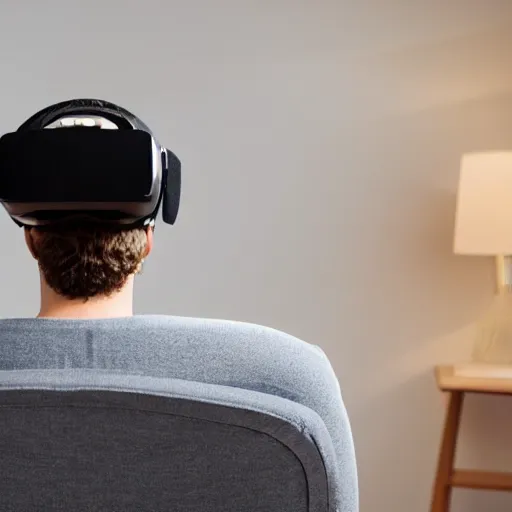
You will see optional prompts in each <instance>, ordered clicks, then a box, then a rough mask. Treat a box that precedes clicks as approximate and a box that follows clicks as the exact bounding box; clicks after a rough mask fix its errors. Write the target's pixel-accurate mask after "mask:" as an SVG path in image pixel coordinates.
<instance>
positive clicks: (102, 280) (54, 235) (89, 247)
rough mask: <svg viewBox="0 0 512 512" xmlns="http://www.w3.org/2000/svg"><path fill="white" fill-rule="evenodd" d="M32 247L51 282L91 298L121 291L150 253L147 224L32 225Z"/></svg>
mask: <svg viewBox="0 0 512 512" xmlns="http://www.w3.org/2000/svg"><path fill="white" fill-rule="evenodd" d="M29 231H30V234H31V235H32V234H33V236H31V239H32V250H33V252H34V257H35V258H36V259H37V262H38V265H39V269H40V271H41V273H42V275H43V277H44V279H45V281H46V282H47V283H48V286H50V288H52V289H53V290H54V291H56V292H57V293H58V294H59V295H62V296H63V297H67V298H69V299H84V300H85V301H87V300H88V299H89V298H91V297H95V296H106V297H108V296H110V295H112V294H113V293H114V292H116V291H119V290H120V289H121V288H122V287H123V286H124V284H125V283H126V281H127V279H128V277H129V276H130V275H132V274H134V273H136V272H137V271H138V270H139V269H140V267H141V264H142V260H143V259H144V257H145V255H146V247H147V233H146V229H145V228H135V229H133V228H132V229H119V228H106V227H104V226H101V227H99V226H80V227H72V226H67V227H59V228H58V227H52V228H42V227H38V228H30V230H29Z"/></svg>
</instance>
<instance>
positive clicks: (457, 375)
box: [436, 363, 512, 394]
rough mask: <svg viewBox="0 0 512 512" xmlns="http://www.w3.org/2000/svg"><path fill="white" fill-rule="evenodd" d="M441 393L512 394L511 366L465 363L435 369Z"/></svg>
mask: <svg viewBox="0 0 512 512" xmlns="http://www.w3.org/2000/svg"><path fill="white" fill-rule="evenodd" d="M436 379H437V385H438V386H439V388H440V389H441V390H442V391H468V392H474V393H499V394H512V365H494V364H478V363H466V364H458V365H444V366H437V367H436Z"/></svg>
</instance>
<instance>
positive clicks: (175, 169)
mask: <svg viewBox="0 0 512 512" xmlns="http://www.w3.org/2000/svg"><path fill="white" fill-rule="evenodd" d="M180 192H181V163H180V161H179V159H178V158H177V157H176V155H175V154H174V153H173V152H172V151H170V150H168V149H166V148H164V147H163V146H161V145H160V144H159V143H158V141H157V140H156V138H155V137H154V136H153V134H152V133H151V130H150V129H149V128H148V127H147V126H146V125H145V124H144V123H143V122H142V121H141V120H140V119H139V118H137V117H136V116H135V115H133V114H132V113H130V112H128V111H127V110H125V109H124V108H122V107H119V106H117V105H114V104H113V103H109V102H106V101H102V100H94V99H76V100H70V101H65V102H62V103H57V104H55V105H52V106H50V107H47V108H45V109H44V110H41V111H40V112H38V113H36V114H35V115H33V116H32V117H31V118H30V119H28V120H27V121H25V122H24V123H23V124H22V125H21V126H20V127H19V128H18V130H17V131H15V132H13V133H7V134H5V135H3V136H2V137H1V138H0V202H1V203H2V205H3V206H4V208H5V209H6V210H7V212H8V214H9V215H10V217H11V218H12V219H13V220H14V222H15V223H16V224H18V226H45V225H54V224H61V223H70V222H72V223H77V222H78V223H86V222H94V223H104V224H110V225H117V226H127V227H128V226H130V227H136V226H146V225H154V222H155V218H156V216H157V213H158V210H159V208H160V206H161V207H162V217H163V220H164V222H166V223H167V224H174V222H175V221H176V217H177V215H178V209H179V204H180Z"/></svg>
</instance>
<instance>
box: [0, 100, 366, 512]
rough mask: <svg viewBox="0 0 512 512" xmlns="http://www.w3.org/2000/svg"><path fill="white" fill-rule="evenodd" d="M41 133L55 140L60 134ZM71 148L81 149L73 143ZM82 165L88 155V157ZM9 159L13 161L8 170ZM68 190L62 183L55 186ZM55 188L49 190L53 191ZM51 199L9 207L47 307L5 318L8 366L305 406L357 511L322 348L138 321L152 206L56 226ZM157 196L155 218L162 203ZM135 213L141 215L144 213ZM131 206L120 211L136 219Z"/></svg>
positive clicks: (211, 327) (344, 426)
mask: <svg viewBox="0 0 512 512" xmlns="http://www.w3.org/2000/svg"><path fill="white" fill-rule="evenodd" d="M72 106H73V108H75V107H76V105H74V104H73V105H72ZM54 110H55V109H53V110H52V112H53V111H54ZM72 130H73V129H71V131H72ZM63 133H64V132H63ZM65 133H66V134H67V135H66V137H68V136H69V135H70V132H69V133H68V132H65ZM83 133H89V132H86V131H84V132H83ZM42 135H44V137H46V138H47V140H48V141H51V140H53V139H52V137H53V138H54V139H55V137H57V135H58V134H55V135H54V134H49V133H46V132H45V133H44V134H41V136H42ZM119 136H120V137H121V136H122V134H119ZM20 137H21V139H20V140H22V138H23V137H22V136H21V135H20ZM13 140H14V142H12V144H14V145H15V144H18V143H19V141H18V142H16V141H17V140H18V139H16V137H15V138H14V139H13ZM45 140H46V139H45ZM68 142H69V144H72V143H73V140H72V137H71V138H69V140H68ZM23 143H24V144H28V143H29V142H27V141H25V142H23ZM10 144H11V143H10ZM30 144H32V142H30ZM13 147H14V146H13ZM0 149H1V148H0ZM7 149H8V148H7ZM6 151H7V150H5V151H4V154H5V153H6ZM7 153H8V151H7ZM1 154H2V153H1V151H0V155H1ZM19 154H20V151H19V147H17V146H16V151H14V150H13V155H15V156H16V158H14V160H13V161H15V162H17V158H18V157H17V155H19ZM83 158H85V159H86V158H88V155H87V154H85V153H84V154H83ZM5 162H7V163H5ZM8 162H9V159H8V158H7V157H4V165H5V166H6V167H7V168H8V167H9V164H8ZM1 163H2V161H1V160H0V165H1ZM16 165H18V164H16ZM27 165H28V164H27ZM55 165H58V162H57V163H55ZM155 175H156V174H155V173H153V174H152V176H155ZM13 179H14V178H13ZM47 179H48V180H50V181H51V179H52V178H51V176H49V177H47ZM59 179H65V178H62V176H61V177H60V178H59ZM7 185H9V186H10V187H11V188H13V187H14V188H15V187H16V186H18V187H19V188H18V192H17V195H16V194H13V197H14V195H16V197H19V196H20V195H23V193H25V192H24V189H22V188H21V186H22V185H23V183H22V184H21V185H16V183H14V185H13V184H12V183H11V184H9V183H7ZM7 185H5V188H7V189H8V188H9V187H8V186H7ZM71 185H72V183H71V182H70V184H69V186H71ZM59 186H60V182H55V184H54V187H59ZM105 186H106V185H105ZM54 187H49V191H48V192H47V193H48V194H54V193H55V192H54V190H53V188H54ZM1 191H2V184H1V183H0V193H1ZM42 193H43V192H38V191H36V192H31V194H32V195H30V194H29V195H28V196H27V198H26V199H25V203H23V204H26V205H28V206H27V207H26V208H25V209H23V208H24V207H23V205H21V206H20V203H19V201H18V202H14V201H13V202H12V203H9V201H8V200H7V199H6V198H5V197H1V199H2V201H3V202H4V206H6V208H7V210H8V212H9V213H10V215H11V216H12V217H13V219H14V220H17V221H18V223H20V225H23V228H24V233H25V239H26V242H27V246H28V249H29V251H30V252H31V254H32V256H33V257H34V259H35V260H36V262H37V265H38V267H39V270H40V286H41V307H40V311H39V314H38V317H37V318H22V319H6V320H1V321H0V340H1V342H0V369H2V370H12V369H22V368H40V369H49V368H98V369H110V370H120V371H123V372H126V373H141V374H145V375H150V376H156V377H173V378H178V379H185V380H194V381H202V382H207V383H213V384H220V385H225V386H235V387H240V388H245V389H250V390H256V391H260V392H263V393H269V394H274V395H278V396H282V397H284V398H287V399H290V400H293V401H295V402H298V403H301V404H303V405H305V406H307V407H309V408H311V409H313V410H314V411H316V412H317V413H318V414H319V415H320V417H321V418H322V419H323V420H324V422H325V425H326V427H327V429H328V431H329V433H330V435H331V438H332V440H333V444H334V447H335V451H336V454H337V457H338V459H339V465H340V472H341V481H342V482H341V484H342V490H343V495H344V496H343V499H344V500H345V506H344V508H343V509H342V510H343V512H356V511H357V510H358V491H357V471H356V464H355V456H354V446H353V442H352V436H351V432H350V424H349V420H348V417H347V413H346V410H345V407H344V404H343V401H342V397H341V393H340V387H339V383H338V380H337V378H336V375H335V373H334V371H333V368H332V366H331V364H330V362H329V360H328V358H327V357H326V355H325V353H324V352H323V351H322V349H321V348H320V347H318V346H316V345H311V344H308V343H305V342H303V341H301V340H299V339H297V338H294V337H292V336H289V335H287V334H285V333H282V332H279V331H276V330H274V329H270V328H266V327H262V326H259V325H252V324H245V323H240V322H231V321H221V320H205V319H198V318H179V317H173V316H156V315H155V316H152V315H134V314H133V288H134V287H133V284H134V279H135V276H136V275H137V273H138V272H140V270H141V267H142V265H143V263H144V260H145V259H146V258H148V257H149V256H150V253H151V249H152V246H153V227H152V226H153V223H152V222H146V221H147V219H153V218H154V212H153V211H150V210H148V209H146V213H144V214H143V215H142V214H140V215H139V216H140V218H141V219H142V221H144V222H142V223H141V222H139V221H137V222H138V224H137V225H129V224H126V225H120V224H118V223H117V224H116V223H111V224H109V223H108V222H103V223H98V222H86V221H85V220H84V219H83V218H82V217H79V216H77V217H76V218H74V217H73V215H70V214H69V212H68V213H66V212H63V211H57V210H56V215H57V216H59V215H60V216H63V217H69V218H68V219H67V221H66V222H50V223H48V222H47V219H48V218H49V216H48V211H47V210H48V209H49V208H51V204H53V203H51V201H48V202H46V203H44V204H43V203H41V204H43V206H40V208H45V209H46V210H45V213H44V215H43V213H37V214H36V213H34V212H33V211H32V210H34V208H35V207H34V206H33V204H34V202H33V201H34V197H36V196H34V194H36V195H37V194H42ZM69 193H71V192H69ZM73 193H75V192H73ZM76 193H77V194H79V193H81V192H80V191H78V192H76ZM0 195H1V194H0ZM5 195H8V194H7V193H4V196H5ZM82 195H83V194H82ZM37 197H39V196H37ZM77 197H78V195H77ZM80 197H82V196H80ZM169 197H170V196H169ZM46 199H48V198H46ZM82 199H83V197H82ZM157 199H158V198H157V197H156V196H155V205H156V209H155V211H156V210H157V209H158V205H159V203H160V199H161V198H160V199H158V200H157ZM168 200H170V199H169V198H168ZM31 201H32V202H31ZM91 204H92V203H91ZM123 204H124V203H123ZM141 204H142V203H141ZM86 207H87V204H85V203H84V204H82V205H81V208H86ZM105 208H107V206H105ZM130 208H132V209H131V210H130V215H132V216H134V217H133V218H135V213H134V212H137V211H138V210H137V208H135V207H134V206H131V207H130ZM141 208H142V206H141ZM164 208H167V213H166V214H164V215H167V218H172V219H173V218H174V217H173V215H170V214H169V212H170V211H171V209H170V208H169V205H167V206H166V205H165V203H164ZM125 209H126V211H125V212H121V213H123V215H125V217H126V218H129V216H128V213H127V211H128V207H126V208H125ZM147 212H150V214H148V213H147ZM90 213H91V215H93V214H94V212H93V211H92V210H91V212H90ZM81 214H83V211H82V212H81ZM148 215H149V216H148ZM139 220H140V219H139Z"/></svg>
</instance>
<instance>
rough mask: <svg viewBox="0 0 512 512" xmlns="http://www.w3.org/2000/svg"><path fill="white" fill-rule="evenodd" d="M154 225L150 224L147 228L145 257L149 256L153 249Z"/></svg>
mask: <svg viewBox="0 0 512 512" xmlns="http://www.w3.org/2000/svg"><path fill="white" fill-rule="evenodd" d="M153 231H154V230H153V227H152V226H149V227H148V228H147V229H146V236H147V242H146V252H145V254H144V258H147V257H148V256H149V254H150V253H151V251H152V250H153Z"/></svg>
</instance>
